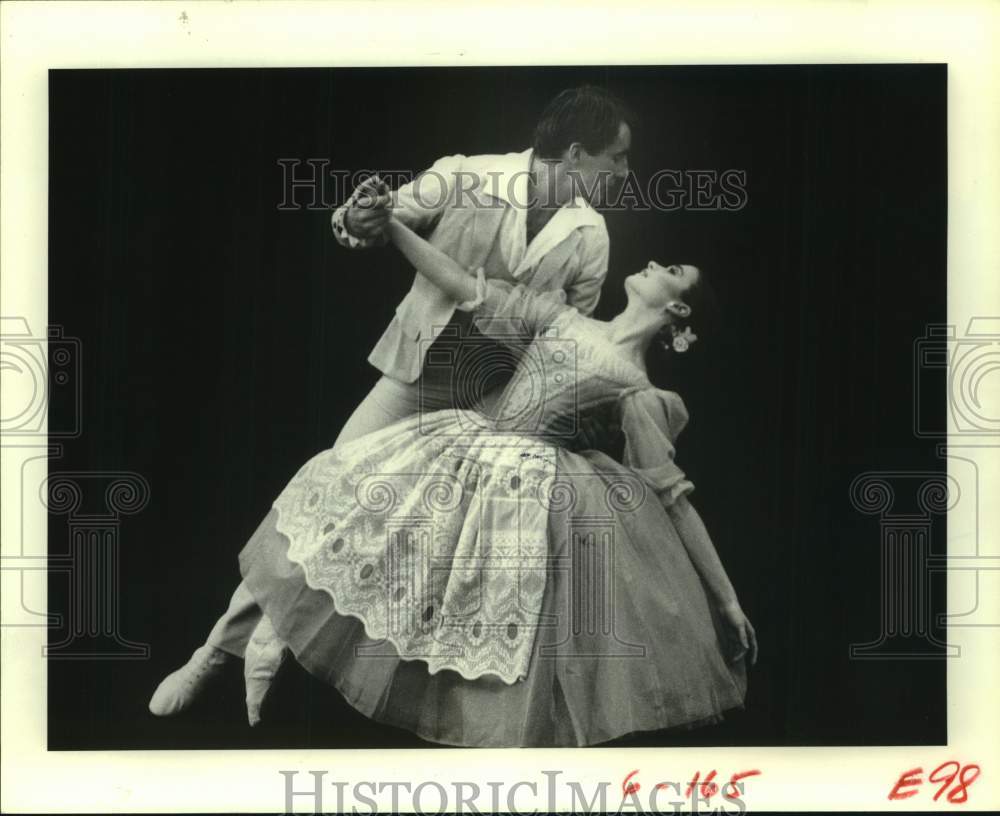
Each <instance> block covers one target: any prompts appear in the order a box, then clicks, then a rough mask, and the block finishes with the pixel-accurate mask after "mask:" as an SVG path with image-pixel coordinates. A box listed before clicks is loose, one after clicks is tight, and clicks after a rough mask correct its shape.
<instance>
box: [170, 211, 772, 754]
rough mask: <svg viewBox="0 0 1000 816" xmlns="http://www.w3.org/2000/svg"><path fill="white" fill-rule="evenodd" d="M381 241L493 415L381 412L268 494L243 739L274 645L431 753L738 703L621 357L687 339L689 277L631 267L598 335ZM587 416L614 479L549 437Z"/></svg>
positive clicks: (694, 538) (274, 659) (640, 379)
mask: <svg viewBox="0 0 1000 816" xmlns="http://www.w3.org/2000/svg"><path fill="white" fill-rule="evenodd" d="M387 231H388V234H389V237H390V239H391V240H392V241H393V242H394V243H395V245H396V246H397V247H398V248H399V249H400V250H401V251H402V252H403V254H404V255H406V257H407V258H408V259H409V260H410V261H412V262H413V264H414V265H415V266H416V267H417V270H418V271H419V272H420V273H421V274H422V275H424V276H425V277H426V278H428V279H429V280H430V281H431V282H433V283H434V284H435V285H437V286H438V287H439V288H440V289H441V290H442V292H443V293H445V294H446V295H447V296H449V297H451V298H453V299H454V300H456V301H457V302H459V304H460V306H459V308H463V309H466V310H473V311H475V312H476V313H477V316H478V317H479V318H480V319H479V322H478V328H479V329H480V331H482V332H484V333H485V334H488V335H490V336H493V337H496V338H498V339H501V340H503V341H504V342H508V343H510V344H512V345H515V346H518V347H519V348H520V349H521V351H522V352H523V353H522V355H521V358H520V359H521V362H520V363H519V365H518V368H517V371H516V372H515V374H514V376H513V378H512V380H511V382H510V383H509V385H508V386H507V387H506V388H505V390H504V392H503V395H502V396H501V398H500V401H499V404H498V405H497V406H496V408H495V411H494V415H493V416H492V417H490V418H488V419H487V418H485V417H484V416H483V415H481V414H479V413H476V412H474V411H470V410H458V409H455V410H443V411H435V412H431V413H425V414H422V415H418V416H415V417H412V418H410V419H406V420H403V421H401V422H399V423H397V424H396V425H393V426H391V427H389V428H386V429H384V430H381V431H377V432H375V433H372V434H369V435H367V436H364V437H361V438H359V439H355V440H353V441H351V442H348V443H346V444H344V445H341V446H338V447H335V448H333V449H331V450H328V451H324V452H322V453H320V454H318V455H317V456H315V457H313V458H312V459H311V460H310V461H309V462H307V463H306V464H305V465H304V466H303V467H302V468H301V469H300V470H299V472H298V473H297V474H296V475H295V477H294V478H293V479H292V480H291V481H290V482H289V484H288V486H287V487H286V488H285V489H284V490H283V491H282V493H281V494H280V495H279V496H278V498H277V499H276V500H275V502H274V505H273V507H272V509H271V511H270V512H269V514H268V515H267V516H266V518H265V519H264V520H263V522H262V523H261V525H260V526H259V528H258V529H257V531H256V532H255V533H254V535H253V536H252V538H251V539H250V541H249V542H248V544H247V545H246V547H245V548H244V549H243V551H242V552H241V554H240V566H241V572H242V574H243V578H244V581H245V583H246V585H247V586H248V587H249V589H250V591H251V592H252V593H253V595H254V598H255V600H256V601H257V603H258V604H259V606H260V607H261V608H262V609H263V611H264V613H265V617H264V618H263V619H262V621H261V624H260V626H259V627H258V629H257V631H256V632H255V634H254V637H253V638H252V639H251V642H250V644H249V646H248V648H247V654H246V676H247V684H248V711H249V715H250V720H251V723H253V722H255V721H256V719H257V718H258V717H259V708H260V703H261V701H262V699H263V696H264V694H265V693H266V690H267V687H268V686H269V684H270V680H271V679H272V678H273V676H274V673H275V672H276V670H277V667H278V665H280V662H281V660H282V659H283V657H284V655H285V654H287V653H288V651H289V650H290V652H291V653H292V654H294V656H295V658H296V659H297V660H298V662H299V663H300V664H301V665H302V666H304V667H305V668H306V669H307V670H308V671H310V672H311V673H312V674H313V675H315V676H317V677H319V678H320V679H322V680H324V681H326V682H328V683H330V684H331V685H333V686H335V687H336V688H337V689H339V691H340V692H341V693H342V694H343V695H344V697H345V698H346V699H347V700H348V702H349V703H350V704H351V705H353V706H354V707H355V708H357V709H358V710H359V711H361V712H362V713H364V714H366V715H367V716H369V717H372V718H373V719H376V720H378V721H381V722H386V723H389V724H392V725H396V726H400V727H403V728H407V729H409V730H411V731H413V732H414V733H416V734H418V735H420V736H421V737H423V738H425V739H428V740H431V741H435V742H441V743H446V744H450V745H466V746H489V747H502V746H559V745H591V744H595V743H600V742H605V741H607V740H611V739H614V738H616V737H619V736H622V735H625V734H628V733H631V732H635V731H644V730H652V729H662V728H670V727H693V726H696V725H701V724H705V723H709V722H714V721H717V720H718V719H721V714H722V713H723V712H724V711H726V710H728V709H732V708H738V707H741V706H742V704H743V700H744V696H745V692H746V664H747V662H750V663H753V662H754V661H755V660H756V651H757V645H756V639H755V635H754V630H753V627H752V626H751V624H750V622H749V621H748V620H747V618H746V616H745V614H744V613H743V611H742V609H741V607H740V604H739V602H738V600H737V597H736V593H735V591H734V589H733V587H732V584H731V583H730V581H729V578H728V577H727V575H726V572H725V570H724V568H723V567H722V564H721V562H720V561H719V558H718V556H717V554H716V552H715V548H714V547H713V545H712V542H711V540H710V538H709V537H708V534H707V532H706V530H705V527H704V525H703V524H702V522H701V519H700V518H699V516H698V514H697V513H696V512H695V510H694V508H693V507H692V506H691V504H690V502H689V501H688V499H687V494H688V493H689V492H690V491H691V490H693V485H692V484H691V483H690V482H689V481H688V480H687V479H686V478H685V475H684V473H683V472H682V471H681V470H680V468H679V467H678V466H677V465H676V464H675V463H674V447H673V443H674V441H675V439H676V437H677V435H678V434H679V433H680V431H681V429H682V428H683V427H684V425H685V424H686V422H687V413H686V411H685V408H684V404H683V402H682V401H681V399H680V397H679V396H678V395H677V394H675V393H673V392H669V391H662V390H659V389H657V388H654V387H653V386H652V385H651V383H650V382H649V380H648V378H647V376H646V373H645V367H644V362H643V361H644V357H645V352H646V350H647V348H648V347H649V345H650V343H651V342H652V341H653V340H654V339H657V338H658V337H667V338H669V339H670V345H671V347H672V348H673V349H674V350H675V352H682V351H684V350H685V349H686V348H687V346H688V345H689V344H690V343H691V342H693V341H694V340H696V339H697V338H696V335H695V334H694V333H693V332H692V326H693V325H695V322H696V320H697V307H696V302H697V299H698V293H699V283H700V280H701V272H700V270H698V269H697V268H696V267H693V266H670V267H663V266H660V265H659V264H657V263H654V262H650V264H649V265H648V266H647V267H646V268H645V269H643V270H642V271H640V272H638V273H636V274H634V275H631V276H629V277H628V278H627V279H626V281H625V289H626V293H627V295H628V303H627V306H626V308H625V310H624V311H623V312H622V313H621V314H619V315H617V316H616V317H615V318H614V319H612V320H611V321H608V322H602V321H598V320H594V319H591V318H585V317H583V316H582V315H580V314H579V313H578V312H576V311H575V310H574V309H572V308H569V307H568V306H565V305H564V304H563V303H562V301H561V299H560V298H558V297H557V296H556V295H555V294H552V293H546V294H540V293H537V292H534V291H531V290H529V289H527V288H525V287H523V286H516V287H512V286H510V285H509V284H506V283H500V282H494V281H490V282H487V281H486V280H485V279H484V277H483V276H482V274H481V272H480V273H479V274H478V276H475V277H474V276H471V275H470V274H469V273H468V272H466V271H465V270H464V269H462V268H461V267H460V266H459V265H458V264H456V263H455V262H454V261H453V260H451V259H450V258H449V257H448V256H446V255H445V254H444V253H442V252H440V251H439V250H437V249H436V248H434V247H432V246H431V245H430V244H428V243H427V242H426V241H424V240H423V239H422V238H420V237H418V236H417V235H416V234H414V233H413V232H412V231H411V230H409V229H408V228H407V227H405V226H404V225H402V224H401V223H399V222H398V221H392V222H390V224H389V226H388V227H387ZM608 401H616V402H617V403H618V405H619V408H620V411H621V417H622V429H623V431H624V434H625V440H626V441H625V453H624V457H623V464H619V463H617V462H615V461H614V460H612V459H610V458H609V457H607V456H606V455H604V454H602V453H599V452H596V451H586V452H584V453H580V454H577V453H571V452H570V451H568V450H566V448H565V447H563V446H562V445H561V442H562V441H563V440H566V439H568V438H569V437H570V436H571V435H572V433H573V431H574V430H575V419H576V417H577V416H578V414H579V412H581V411H583V410H585V409H588V408H590V407H592V406H594V405H597V404H601V403H606V402H608ZM203 648H205V647H203ZM168 680H169V678H168ZM164 683H165V684H166V683H167V681H164ZM161 688H162V686H161ZM158 693H159V692H158ZM155 700H156V697H155V695H154V701H155Z"/></svg>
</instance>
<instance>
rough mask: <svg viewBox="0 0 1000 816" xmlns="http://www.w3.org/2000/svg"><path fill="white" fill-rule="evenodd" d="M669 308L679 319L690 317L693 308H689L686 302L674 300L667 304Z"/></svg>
mask: <svg viewBox="0 0 1000 816" xmlns="http://www.w3.org/2000/svg"><path fill="white" fill-rule="evenodd" d="M667 308H668V309H669V310H670V311H671V312H673V313H674V314H675V315H677V317H690V316H691V307H690V306H688V305H687V304H686V303H684V301H681V300H672V301H670V303H668V304H667Z"/></svg>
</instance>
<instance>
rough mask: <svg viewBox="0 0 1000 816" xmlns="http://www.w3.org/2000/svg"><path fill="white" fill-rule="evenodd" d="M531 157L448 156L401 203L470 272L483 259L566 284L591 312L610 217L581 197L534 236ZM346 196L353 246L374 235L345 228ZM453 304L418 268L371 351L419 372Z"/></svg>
mask: <svg viewBox="0 0 1000 816" xmlns="http://www.w3.org/2000/svg"><path fill="white" fill-rule="evenodd" d="M530 166H531V150H530V149H529V150H526V151H523V152H521V153H507V154H504V155H484V156H463V155H460V154H459V155H454V156H445V157H444V158H441V159H439V160H438V161H436V162H435V163H434V164H433V165H432V166H431V167H430V168H429V169H428V170H426V171H424V173H421V174H420V175H419V176H417V177H416V178H415V179H414V180H413V181H411V182H410V183H409V184H406V185H403V186H402V187H400V188H399V189H398V190H396V191H395V193H393V212H394V214H395V216H396V217H397V218H398V219H399V220H400V221H402V222H403V223H404V224H406V225H407V226H408V227H410V228H411V229H413V230H414V231H415V232H418V233H420V234H422V235H424V237H426V238H427V240H428V241H429V242H430V243H431V244H433V245H434V246H436V247H437V248H438V249H440V250H442V251H443V252H445V253H446V254H447V255H448V256H450V257H451V258H453V259H454V260H455V261H457V262H458V263H459V264H461V265H462V266H463V267H465V268H466V269H469V270H470V272H471V271H472V270H475V269H477V268H479V267H482V268H483V270H484V272H485V275H486V277H487V278H500V279H503V280H508V281H515V282H521V283H524V284H525V285H527V286H530V287H531V288H532V289H536V290H538V291H551V290H556V289H562V290H564V292H565V293H566V300H567V302H568V303H569V304H570V305H572V306H574V307H575V308H576V309H577V310H579V311H580V312H581V313H583V314H585V315H589V314H592V313H593V311H594V308H595V307H596V306H597V301H598V299H599V297H600V292H601V286H602V284H603V283H604V279H605V277H606V275H607V270H608V232H607V228H606V226H605V224H604V217H603V216H602V215H600V214H599V213H598V212H596V211H595V210H594V209H593V208H592V207H591V206H590V204H589V203H587V202H586V200H585V199H583V198H582V197H577V198H576V199H575V200H574V201H573V202H570V203H569V204H567V205H565V206H563V207H562V208H560V209H559V210H558V211H557V212H556V213H555V214H554V215H553V216H552V218H551V219H550V220H549V222H548V223H547V224H546V225H545V227H544V228H543V229H542V230H541V231H539V233H538V234H537V235H536V236H535V238H534V240H532V242H531V244H530V245H526V231H525V229H526V228H525V224H526V214H527V208H526V204H527V190H528V170H529V168H530ZM348 203H349V202H348ZM347 206H348V205H347V204H345V205H344V206H342V207H340V208H339V209H338V210H337V211H336V212H335V213H334V215H333V226H334V234H335V235H336V236H337V240H338V241H339V242H340V243H341V244H343V245H345V246H349V247H352V248H353V247H363V246H368V245H370V244H371V243H373V242H366V241H362V240H359V239H357V238H355V237H353V236H350V235H348V234H347V232H346V230H345V229H344V215H345V212H346V207H347ZM455 308H456V303H455V301H454V300H452V299H451V298H449V297H448V296H447V295H446V294H444V293H443V292H442V291H441V290H440V289H438V288H437V287H436V286H434V284H432V283H431V282H430V281H428V280H427V279H426V278H424V277H423V276H421V275H419V274H417V275H416V276H415V277H414V281H413V286H412V288H411V289H410V291H409V292H408V293H407V295H406V296H405V297H404V298H403V300H402V301H401V302H400V304H399V305H398V306H397V307H396V315H395V317H394V318H393V320H392V322H391V323H390V324H389V327H388V328H387V329H386V331H385V333H384V334H383V335H382V338H381V339H380V340H379V341H378V343H377V344H376V346H375V348H374V349H373V350H372V352H371V354H370V355H369V357H368V361H369V362H370V363H371V364H372V365H373V366H375V367H376V368H377V369H379V370H380V371H381V372H382V373H384V374H386V375H387V376H389V377H392V378H394V379H396V380H399V381H401V382H406V383H412V382H415V381H416V380H417V379H418V378H419V377H420V373H421V371H422V370H423V366H424V359H425V357H426V354H427V349H428V347H429V346H430V344H431V343H432V342H433V341H434V339H435V338H436V337H437V336H438V334H439V333H440V331H441V330H442V329H443V328H444V327H445V326H446V325H447V324H448V322H449V321H450V320H451V318H452V315H453V314H454V312H455Z"/></svg>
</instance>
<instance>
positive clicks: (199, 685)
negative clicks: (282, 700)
mask: <svg viewBox="0 0 1000 816" xmlns="http://www.w3.org/2000/svg"><path fill="white" fill-rule="evenodd" d="M419 393H420V389H419V388H418V386H417V385H415V384H412V385H411V384H407V383H401V382H398V381H397V380H393V379H392V378H390V377H382V378H381V379H380V380H379V381H378V382H377V383H376V384H375V387H374V388H372V390H371V392H369V394H368V396H367V397H365V399H364V400H362V402H361V404H360V405H359V406H358V407H357V408H356V409H355V411H354V413H353V414H352V415H351V418H350V419H349V420H348V421H347V424H346V425H345V426H344V428H343V430H342V431H341V432H340V435H339V436H338V437H337V441H336V443H335V447H336V445H340V444H343V443H345V442H350V441H351V440H353V439H357V438H358V437H359V436H364V435H365V434H369V433H372V432H373V431H378V430H381V429H382V428H385V427H388V426H389V425H391V424H392V423H394V422H398V421H399V420H400V419H405V418H406V417H408V416H410V415H412V414H414V413H416V411H417V397H418V394H419ZM262 618H263V613H262V611H261V609H260V607H259V606H257V602H256V601H255V600H254V597H253V595H252V594H251V593H250V590H249V589H248V588H247V587H246V585H245V584H244V583H243V582H242V581H241V582H240V584H239V586H237V587H236V591H235V592H234V593H233V596H232V598H231V599H230V601H229V608H228V609H227V610H226V611H225V613H223V615H222V617H220V618H219V619H218V620H217V621H216V622H215V625H214V626H213V627H212V631H211V632H209V635H208V638H207V639H206V640H205V643H204V644H203V645H202V646H200V647H198V648H197V649H196V650H195V652H194V654H192V655H191V659H190V660H188V662H187V663H186V664H185V665H183V666H182V667H181V668H179V669H178V670H177V671H175V672H173V673H171V674H169V675H168V676H167V677H166V678H164V680H163V681H162V682H161V683H160V685H159V686H158V687H157V689H156V691H155V692H154V694H153V697H152V699H151V700H150V701H149V710H150V711H151V712H152V713H153V714H155V715H157V716H159V717H168V716H171V715H174V714H180V713H181V712H182V711H184V710H186V709H188V708H190V707H191V705H192V704H194V702H195V701H196V700H197V699H198V697H200V696H201V694H202V693H203V692H204V691H205V690H206V689H207V688H209V687H210V686H211V684H212V682H213V681H214V680H215V679H216V678H217V677H218V676H219V675H220V674H221V673H222V670H223V666H225V665H226V664H227V663H229V662H230V661H231V660H233V659H235V658H238V659H240V660H242V659H244V657H245V656H246V651H247V644H248V643H249V642H250V638H251V637H252V636H253V634H254V631H255V630H256V629H257V628H258V625H259V624H260V623H261V619H262ZM248 668H250V667H248ZM258 673H259V672H258ZM260 679H261V678H258V680H260Z"/></svg>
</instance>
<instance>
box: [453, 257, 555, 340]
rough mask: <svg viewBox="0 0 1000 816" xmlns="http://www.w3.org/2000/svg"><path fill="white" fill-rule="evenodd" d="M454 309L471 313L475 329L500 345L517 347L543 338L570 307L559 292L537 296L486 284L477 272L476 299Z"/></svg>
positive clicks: (520, 288)
mask: <svg viewBox="0 0 1000 816" xmlns="http://www.w3.org/2000/svg"><path fill="white" fill-rule="evenodd" d="M457 308H459V309H462V310H463V311H468V312H473V313H474V314H475V316H474V318H473V319H474V321H475V324H476V328H477V329H479V331H481V332H482V333H483V334H485V335H487V336H489V337H492V338H493V339H495V340H499V341H501V342H508V343H511V344H514V345H520V344H522V343H524V342H526V341H528V340H531V339H532V338H533V337H534V336H535V335H538V334H543V333H545V331H546V330H547V329H548V328H549V327H550V326H552V324H553V323H554V322H555V320H556V318H558V317H559V315H560V314H562V313H563V312H565V311H567V310H569V309H571V308H572V307H570V306H568V305H567V304H566V294H565V292H563V290H562V289H556V290H553V291H551V292H538V291H536V290H534V289H529V288H528V287H527V286H524V285H523V284H519V285H516V286H515V285H513V284H511V283H509V282H507V281H500V280H487V279H486V276H485V274H484V273H483V270H482V269H477V270H476V297H475V299H473V300H471V301H466V302H465V303H459V304H458V306H457Z"/></svg>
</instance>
